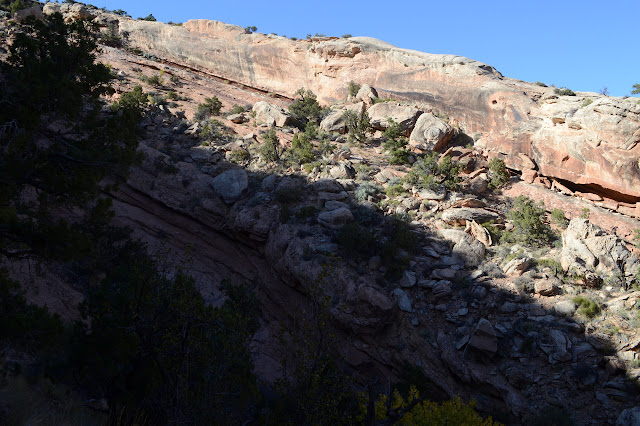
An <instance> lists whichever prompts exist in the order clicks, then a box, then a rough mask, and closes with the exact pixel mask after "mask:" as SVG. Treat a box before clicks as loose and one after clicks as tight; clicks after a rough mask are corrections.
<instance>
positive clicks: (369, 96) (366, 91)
mask: <svg viewBox="0 0 640 426" xmlns="http://www.w3.org/2000/svg"><path fill="white" fill-rule="evenodd" d="M377 97H378V92H377V91H376V89H374V88H373V87H371V86H369V85H368V84H363V85H362V86H360V90H358V93H357V94H356V99H357V100H359V101H362V102H364V103H366V104H367V105H373V103H374V102H375V100H376V98H377Z"/></svg>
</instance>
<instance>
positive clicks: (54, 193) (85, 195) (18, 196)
mask: <svg viewBox="0 0 640 426" xmlns="http://www.w3.org/2000/svg"><path fill="white" fill-rule="evenodd" d="M19 29H20V32H18V33H17V35H16V37H15V40H14V42H13V43H12V44H11V46H10V47H9V55H8V57H7V58H6V60H5V61H3V62H2V63H1V64H0V67H1V70H2V74H3V76H4V79H5V84H4V86H3V87H4V89H3V90H2V91H0V105H11V108H0V152H2V155H1V156H0V182H2V191H0V252H2V254H4V255H5V256H9V257H20V256H24V255H28V254H29V255H38V256H44V257H60V256H65V257H69V256H73V255H77V254H79V253H81V252H85V251H87V250H90V248H91V247H90V246H91V244H90V243H89V237H88V236H87V233H88V232H91V229H92V227H88V228H83V226H84V223H83V221H75V222H74V223H73V224H69V223H67V222H65V221H62V220H58V219H55V218H54V217H53V216H52V211H53V209H54V208H55V207H60V206H62V207H65V208H76V209H78V211H80V212H83V211H84V212H86V215H85V217H86V218H87V220H88V218H89V216H90V212H91V211H92V209H93V207H94V206H95V203H96V198H97V196H98V194H99V192H100V188H99V183H100V182H101V181H104V179H105V178H106V177H111V179H113V182H118V181H120V180H122V179H123V178H124V177H125V176H126V174H127V171H128V169H129V167H130V165H131V164H132V163H133V162H134V161H135V159H136V158H137V155H136V148H137V139H136V136H135V126H136V123H137V122H138V120H139V119H140V116H141V114H142V103H141V102H139V99H138V97H137V96H138V95H139V94H140V93H141V89H140V91H139V92H136V94H135V95H132V96H128V95H126V94H125V95H123V96H122V98H121V100H120V101H119V103H118V106H116V107H114V113H109V112H106V111H104V110H103V109H102V104H101V102H100V99H99V97H100V95H103V94H106V93H111V92H112V91H113V89H112V88H111V87H110V84H109V82H110V80H111V78H112V76H111V72H110V70H109V69H108V68H107V67H106V66H105V65H104V64H101V63H97V62H96V61H95V51H96V48H97V44H96V36H95V34H94V32H93V30H94V29H95V27H94V26H92V24H90V23H87V22H84V21H76V22H72V23H68V24H67V23H65V22H64V21H63V18H62V15H60V14H55V15H53V16H51V17H48V18H46V19H45V20H44V21H38V20H35V19H32V18H30V19H27V20H25V22H24V23H23V24H22V25H20V27H19ZM51 125H56V126H58V128H61V130H59V131H56V132H53V131H52V130H50V128H49V126H51ZM78 135H82V137H81V138H79V137H78ZM33 190H35V191H37V192H38V194H39V196H38V197H36V198H37V199H38V200H39V202H38V203H23V202H22V201H21V200H22V199H23V197H24V195H25V193H26V192H28V191H33Z"/></svg>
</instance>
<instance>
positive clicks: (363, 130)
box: [342, 111, 374, 144]
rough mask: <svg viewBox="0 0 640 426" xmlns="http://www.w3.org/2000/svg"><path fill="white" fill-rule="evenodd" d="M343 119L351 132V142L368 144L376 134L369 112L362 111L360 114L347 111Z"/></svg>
mask: <svg viewBox="0 0 640 426" xmlns="http://www.w3.org/2000/svg"><path fill="white" fill-rule="evenodd" d="M342 118H343V120H344V122H345V125H346V127H347V131H348V132H349V142H351V143H358V144H366V143H367V142H368V140H369V137H370V136H371V135H372V134H373V132H374V129H373V126H372V125H371V119H370V118H369V114H368V113H367V111H362V112H361V113H360V114H358V113H357V112H354V111H345V113H344V114H343V116H342Z"/></svg>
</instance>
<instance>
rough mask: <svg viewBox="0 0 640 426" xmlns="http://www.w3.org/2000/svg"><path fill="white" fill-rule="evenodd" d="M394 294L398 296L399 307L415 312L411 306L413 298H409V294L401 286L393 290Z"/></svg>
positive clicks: (402, 309) (405, 310)
mask: <svg viewBox="0 0 640 426" xmlns="http://www.w3.org/2000/svg"><path fill="white" fill-rule="evenodd" d="M393 296H394V297H395V298H396V302H398V308H400V310H401V311H404V312H413V308H412V307H411V300H409V296H407V293H405V292H404V290H402V289H401V288H396V289H395V290H393Z"/></svg>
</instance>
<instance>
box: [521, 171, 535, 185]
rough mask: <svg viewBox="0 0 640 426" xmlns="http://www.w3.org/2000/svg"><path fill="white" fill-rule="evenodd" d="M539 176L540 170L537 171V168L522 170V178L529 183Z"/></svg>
mask: <svg viewBox="0 0 640 426" xmlns="http://www.w3.org/2000/svg"><path fill="white" fill-rule="evenodd" d="M537 177H538V172H536V171H535V170H523V171H522V180H523V181H525V182H527V183H533V182H534V181H535V179H536V178H537Z"/></svg>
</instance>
